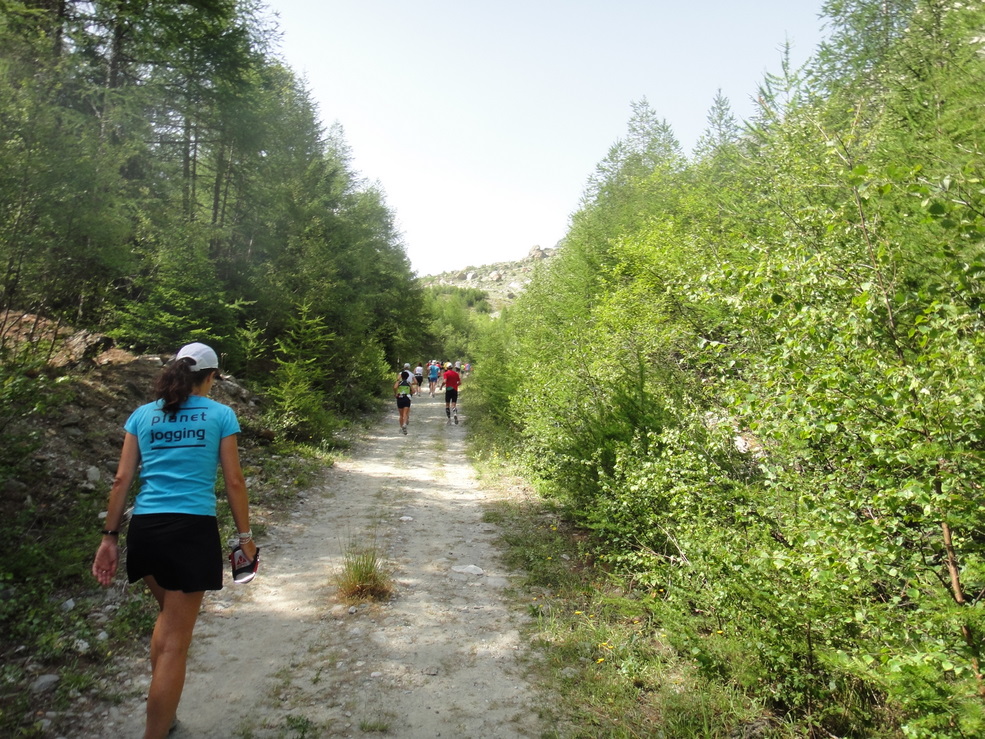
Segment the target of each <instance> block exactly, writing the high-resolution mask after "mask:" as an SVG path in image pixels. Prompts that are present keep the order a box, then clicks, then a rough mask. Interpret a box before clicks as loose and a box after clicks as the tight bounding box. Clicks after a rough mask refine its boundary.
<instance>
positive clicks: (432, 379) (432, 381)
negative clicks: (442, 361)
mask: <svg viewBox="0 0 985 739" xmlns="http://www.w3.org/2000/svg"><path fill="white" fill-rule="evenodd" d="M440 373H441V366H440V365H439V364H438V360H437V359H432V360H431V362H430V363H429V364H428V390H429V391H430V393H431V397H432V398H433V397H434V389H435V387H437V385H438V375H439V374H440Z"/></svg>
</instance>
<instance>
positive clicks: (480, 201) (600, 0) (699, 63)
mask: <svg viewBox="0 0 985 739" xmlns="http://www.w3.org/2000/svg"><path fill="white" fill-rule="evenodd" d="M822 1H823V0H738V1H736V0H732V1H731V2H726V1H725V0H692V1H691V2H688V1H687V0H650V2H646V1H645V0H568V1H567V2H565V1H563V0H500V2H494V3H491V2H478V1H477V0H459V2H454V3H453V2H448V1H445V2H439V1H438V0H418V2H407V1H406V0H404V1H403V2H397V0H318V1H317V2H316V1H315V0H269V6H270V8H271V9H272V10H274V11H275V12H276V13H277V14H278V16H279V21H278V25H279V27H280V29H281V32H282V39H281V46H280V54H281V55H282V56H283V58H284V60H285V62H286V63H287V64H288V65H289V66H290V67H291V68H292V69H293V70H294V71H295V73H297V74H298V75H299V76H301V77H303V78H304V79H306V81H307V85H308V87H309V89H310V91H311V93H312V95H313V97H314V99H315V101H316V102H317V104H318V106H319V109H320V112H321V117H322V121H323V123H324V124H325V125H326V127H327V126H329V125H331V124H333V123H335V122H338V123H340V124H341V125H342V126H343V128H344V130H345V137H346V140H347V141H348V143H349V146H350V147H351V150H352V155H353V161H352V166H353V168H354V169H355V170H356V171H357V172H359V173H360V174H361V175H362V176H363V177H364V178H366V179H367V180H369V181H370V182H378V183H379V185H380V186H381V187H382V189H383V191H384V192H385V193H386V196H387V203H388V205H389V206H390V208H391V209H392V210H393V211H394V212H395V213H396V218H397V225H398V228H399V229H400V231H401V233H402V235H403V243H404V246H405V248H406V250H407V255H408V256H409V257H410V260H411V265H412V267H413V269H414V270H415V271H416V272H417V273H418V274H419V275H427V274H436V273H438V272H442V271H446V270H453V269H461V268H463V267H466V266H469V265H482V264H490V263H493V262H501V261H511V260H515V259H520V258H522V257H524V256H526V254H527V252H529V250H530V248H531V247H532V246H534V245H537V246H543V247H549V246H554V245H555V244H556V243H557V242H558V240H560V239H561V238H562V237H563V236H564V234H565V233H566V231H567V228H568V222H569V217H570V215H571V214H572V213H573V212H574V211H576V210H577V208H578V205H579V200H580V197H581V195H582V193H583V192H584V189H585V185H586V182H587V181H588V177H589V176H590V175H591V174H592V172H593V171H594V169H595V165H596V164H597V163H598V162H599V161H601V160H602V159H603V158H604V157H605V155H606V153H607V152H608V149H609V147H610V146H611V145H612V144H613V143H615V142H616V141H617V140H618V139H620V138H622V137H623V136H624V135H625V132H626V124H627V122H628V120H629V116H630V112H631V111H630V103H631V102H632V101H634V100H640V99H642V98H644V97H645V98H646V99H647V100H648V101H649V103H650V106H651V107H652V108H653V109H654V110H655V111H656V113H657V115H658V116H660V117H662V118H664V119H666V120H667V122H668V123H669V124H670V125H671V127H672V128H673V130H674V132H675V134H676V136H677V138H678V140H679V141H680V142H681V144H682V146H683V147H684V150H685V152H688V153H690V151H691V149H692V148H693V146H694V143H695V142H696V141H697V139H698V137H699V136H700V135H701V134H702V133H703V132H704V130H705V127H706V124H707V114H708V109H709V108H710V107H711V104H712V100H713V98H714V96H715V92H716V91H717V90H718V89H719V88H721V90H722V93H723V94H724V95H725V96H726V97H727V98H728V99H729V100H730V102H731V104H732V110H733V112H734V113H735V115H736V117H737V118H738V119H740V120H742V119H745V118H747V117H749V116H751V115H752V114H753V105H752V103H751V102H750V98H751V97H752V96H753V95H754V94H755V91H756V87H757V85H758V84H759V83H760V82H761V81H762V80H763V78H764V75H765V73H766V72H774V73H778V72H779V71H780V61H781V56H782V54H781V50H782V47H783V44H784V42H785V41H789V42H790V43H791V46H792V60H793V62H794V63H795V64H798V65H799V64H802V63H803V62H804V61H806V60H807V58H808V57H809V56H810V55H811V54H813V52H814V51H815V48H816V46H817V44H818V42H819V41H820V39H821V34H822V22H821V20H820V19H819V18H818V15H819V13H820V8H821V5H822Z"/></svg>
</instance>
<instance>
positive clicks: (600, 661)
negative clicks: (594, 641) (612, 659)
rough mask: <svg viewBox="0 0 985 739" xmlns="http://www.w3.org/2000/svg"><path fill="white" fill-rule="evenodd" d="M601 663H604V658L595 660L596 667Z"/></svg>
mask: <svg viewBox="0 0 985 739" xmlns="http://www.w3.org/2000/svg"><path fill="white" fill-rule="evenodd" d="M603 662H605V657H599V658H598V659H597V660H595V664H597V665H600V664H602V663H603Z"/></svg>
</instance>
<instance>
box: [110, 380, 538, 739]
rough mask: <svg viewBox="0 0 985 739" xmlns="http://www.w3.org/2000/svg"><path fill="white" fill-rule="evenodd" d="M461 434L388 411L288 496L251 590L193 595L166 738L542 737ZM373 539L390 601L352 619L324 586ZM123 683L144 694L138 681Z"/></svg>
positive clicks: (116, 726)
mask: <svg viewBox="0 0 985 739" xmlns="http://www.w3.org/2000/svg"><path fill="white" fill-rule="evenodd" d="M462 420H463V422H464V420H465V418H464V416H463V417H462ZM464 434H465V431H464V423H463V425H459V426H455V425H447V424H446V422H445V416H444V402H443V400H442V399H439V398H437V397H435V398H434V399H431V398H428V397H427V396H426V395H425V396H424V397H419V398H415V400H414V402H413V407H412V410H411V423H410V428H409V434H408V435H407V436H404V435H402V434H401V433H400V431H399V428H398V426H397V421H396V411H395V409H394V410H392V411H391V412H390V413H388V414H387V417H386V418H385V420H384V421H383V422H381V423H380V424H379V425H378V426H377V427H376V428H374V429H373V430H372V431H371V432H370V433H369V434H368V435H367V436H366V438H365V439H364V440H363V441H362V442H361V443H360V444H359V445H357V447H356V448H355V449H353V451H352V453H351V455H350V456H349V457H348V458H347V459H345V460H343V461H341V462H339V463H338V464H337V465H336V466H335V467H333V468H331V469H329V470H326V471H325V473H324V477H323V479H322V480H320V481H319V483H318V484H317V485H316V486H314V487H312V488H310V489H308V490H306V491H305V492H304V493H303V494H302V495H301V496H300V498H299V503H298V506H297V508H296V510H295V511H293V512H292V514H291V515H290V516H289V517H288V520H287V521H286V522H285V523H283V524H281V525H278V526H275V527H272V529H271V530H270V532H269V534H268V536H267V537H265V539H264V540H262V541H260V546H261V548H262V555H261V569H260V574H259V575H258V577H257V579H256V580H255V581H254V582H253V583H251V584H250V585H247V586H231V585H229V584H227V586H226V588H225V589H224V590H222V591H220V592H218V593H213V594H209V595H207V596H206V602H205V606H204V613H203V614H202V615H201V617H200V620H199V623H198V626H197V627H196V635H195V640H194V643H193V645H192V653H191V657H190V663H189V670H188V680H187V682H186V684H185V691H184V695H183V697H182V702H181V706H180V707H179V709H178V716H179V718H180V720H181V724H180V727H179V729H178V731H176V732H175V733H173V734H172V736H175V737H178V738H179V739H183V738H191V737H236V736H238V737H258V738H259V737H365V736H374V735H376V736H386V737H407V738H416V737H449V738H455V739H459V738H464V737H476V738H480V739H481V738H484V737H532V736H538V735H540V733H541V732H542V730H543V729H544V727H543V726H542V725H541V723H540V719H539V718H538V717H537V711H536V707H535V705H534V703H535V700H534V696H533V694H532V692H531V688H530V686H529V685H528V684H527V683H526V682H525V678H524V674H523V668H522V665H521V664H520V660H521V657H522V651H523V644H522V642H521V639H520V635H519V631H518V628H519V627H520V626H521V625H522V621H521V620H522V618H523V615H522V614H518V613H517V612H515V610H511V606H510V602H509V600H508V599H507V598H506V597H505V596H504V593H503V590H504V588H506V587H507V586H508V585H509V582H510V573H509V572H506V571H504V570H503V568H502V565H501V563H500V561H499V557H498V550H497V544H496V542H497V536H498V533H497V528H496V527H495V526H493V525H491V524H488V523H485V522H483V520H482V517H483V516H482V514H483V510H484V504H486V503H487V502H489V501H491V500H493V499H494V498H495V497H496V496H497V495H498V493H496V492H494V491H489V490H485V489H483V488H482V487H480V486H479V485H478V483H477V482H476V480H475V475H474V471H473V469H472V468H471V466H470V465H469V463H468V461H467V459H466V456H465V451H464V446H465V444H464ZM374 538H375V540H376V541H377V543H378V545H379V547H380V549H381V551H384V552H385V553H386V557H387V558H388V560H389V561H390V562H391V564H392V566H393V573H394V577H395V580H396V584H397V593H396V596H395V597H394V599H393V600H392V601H391V602H390V603H387V604H382V605H364V606H359V607H350V606H348V605H346V604H343V603H341V602H340V601H339V600H338V598H337V597H336V595H335V587H334V584H333V575H334V573H335V572H336V571H337V570H338V567H339V564H340V561H341V554H342V551H343V548H344V547H345V546H346V545H347V543H349V542H367V541H373V540H374ZM143 666H144V667H145V668H146V661H144V663H143ZM147 669H149V668H147ZM133 680H134V683H133V687H134V688H136V690H135V691H134V692H135V693H137V692H139V693H140V695H141V696H142V695H143V694H144V693H145V692H146V689H145V688H146V681H147V680H149V676H148V675H147V674H146V671H145V672H144V673H143V674H139V675H137V676H136V677H134V678H133ZM143 711H144V709H143V700H142V697H134V698H131V699H129V700H127V701H126V702H125V703H124V704H122V705H120V706H117V707H116V708H114V709H112V711H110V713H109V714H108V715H107V716H106V717H105V719H104V720H105V723H104V724H103V725H102V729H103V731H105V732H106V733H105V734H104V735H105V736H125V737H129V736H140V735H141V733H142V726H143Z"/></svg>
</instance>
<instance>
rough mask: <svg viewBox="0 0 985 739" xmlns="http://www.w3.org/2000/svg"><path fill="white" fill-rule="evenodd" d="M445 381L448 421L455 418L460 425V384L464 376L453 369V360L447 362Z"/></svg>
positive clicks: (456, 423)
mask: <svg viewBox="0 0 985 739" xmlns="http://www.w3.org/2000/svg"><path fill="white" fill-rule="evenodd" d="M442 377H443V378H444V381H445V415H446V416H448V423H451V422H452V418H453V417H454V419H455V425H456V426H457V425H458V386H459V385H461V384H462V376H461V375H459V374H458V372H456V371H455V370H454V369H452V366H451V362H446V363H445V374H444V375H442Z"/></svg>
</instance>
